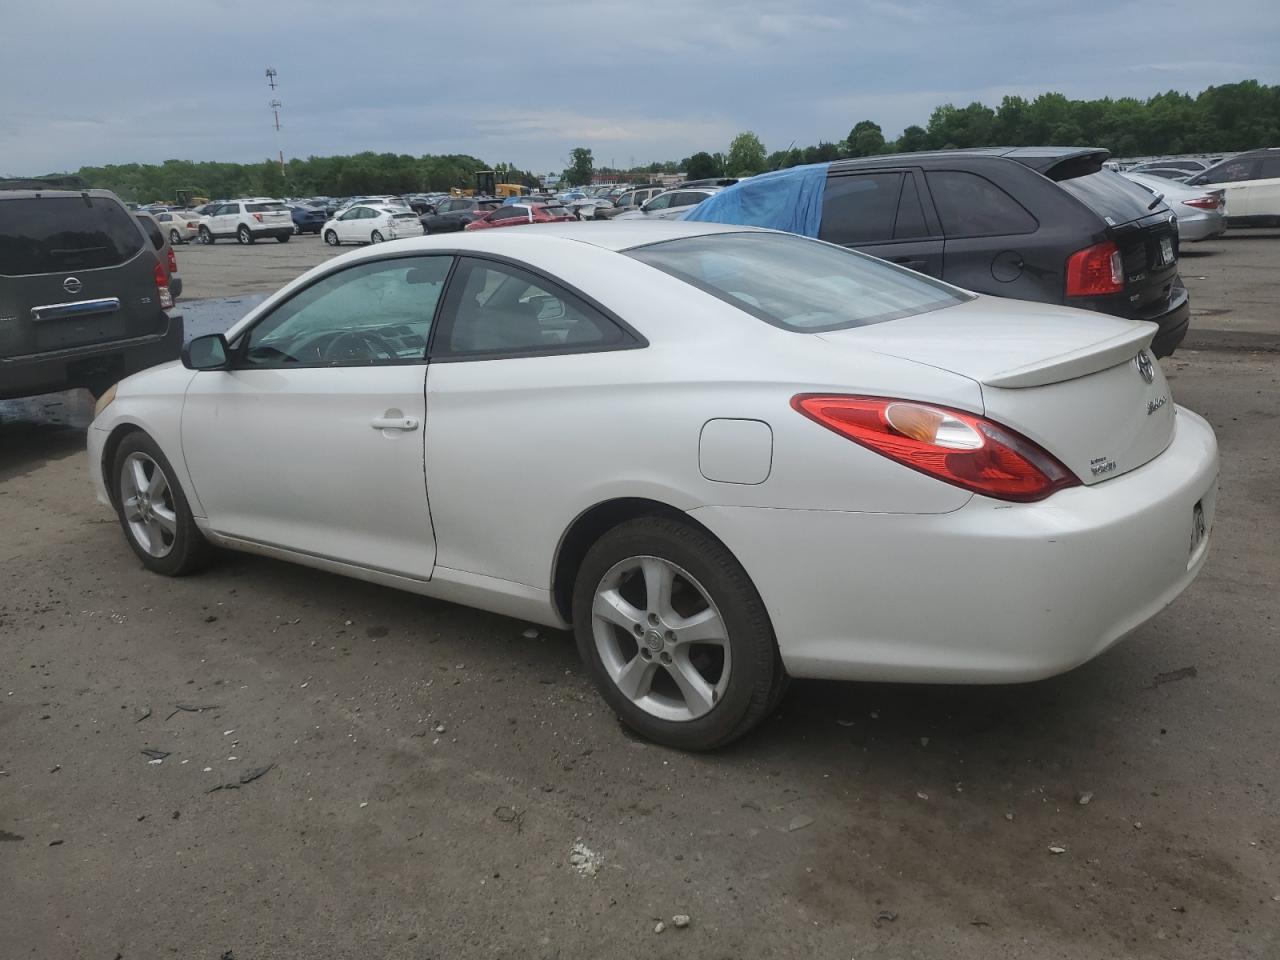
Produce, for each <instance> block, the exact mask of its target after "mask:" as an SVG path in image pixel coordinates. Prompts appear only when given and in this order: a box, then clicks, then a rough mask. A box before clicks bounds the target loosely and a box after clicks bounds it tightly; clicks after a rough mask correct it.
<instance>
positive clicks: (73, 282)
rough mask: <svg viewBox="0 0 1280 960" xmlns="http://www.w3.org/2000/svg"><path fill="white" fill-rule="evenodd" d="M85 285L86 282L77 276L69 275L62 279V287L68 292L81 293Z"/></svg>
mask: <svg viewBox="0 0 1280 960" xmlns="http://www.w3.org/2000/svg"><path fill="white" fill-rule="evenodd" d="M83 286H84V284H83V283H81V282H80V280H79V279H78V278H76V277H67V279H65V280H63V281H62V289H63V290H65V291H67V293H79V292H80V290H81V288H82V287H83Z"/></svg>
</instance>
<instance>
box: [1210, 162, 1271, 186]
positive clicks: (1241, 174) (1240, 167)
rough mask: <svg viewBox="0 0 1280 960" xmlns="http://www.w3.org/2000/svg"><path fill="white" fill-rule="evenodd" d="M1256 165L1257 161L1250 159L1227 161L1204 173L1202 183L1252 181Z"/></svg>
mask: <svg viewBox="0 0 1280 960" xmlns="http://www.w3.org/2000/svg"><path fill="white" fill-rule="evenodd" d="M1257 165H1258V162H1257V160H1255V159H1254V158H1252V157H1249V158H1247V159H1244V160H1228V161H1227V162H1226V163H1223V164H1219V165H1218V166H1217V167H1215V168H1214V169H1212V170H1210V171H1209V172H1208V173H1206V174H1205V175H1204V180H1203V181H1202V182H1204V183H1236V182H1238V181H1240V180H1252V179H1254V176H1255V174H1254V170H1255V169H1256V167H1257Z"/></svg>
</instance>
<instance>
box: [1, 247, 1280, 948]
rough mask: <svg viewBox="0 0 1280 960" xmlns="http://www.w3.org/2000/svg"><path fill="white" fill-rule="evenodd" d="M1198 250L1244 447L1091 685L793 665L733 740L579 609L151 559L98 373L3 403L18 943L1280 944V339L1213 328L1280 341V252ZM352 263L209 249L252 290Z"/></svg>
mask: <svg viewBox="0 0 1280 960" xmlns="http://www.w3.org/2000/svg"><path fill="white" fill-rule="evenodd" d="M1202 246H1204V250H1205V253H1204V254H1203V255H1199V256H1195V257H1189V258H1187V260H1186V261H1184V272H1185V273H1187V274H1189V275H1194V276H1195V277H1204V278H1205V279H1192V280H1190V286H1191V287H1192V294H1193V297H1194V298H1196V301H1195V302H1196V303H1197V309H1198V311H1201V312H1202V311H1203V310H1204V309H1220V308H1222V307H1223V306H1224V305H1225V309H1227V310H1229V311H1230V313H1229V314H1225V313H1219V314H1214V315H1212V316H1211V317H1210V316H1203V313H1202V317H1203V319H1204V320H1205V321H1209V320H1211V319H1212V320H1214V322H1215V323H1216V326H1214V325H1211V324H1208V323H1206V324H1200V321H1199V320H1197V321H1196V322H1197V324H1198V327H1199V329H1198V330H1197V333H1196V336H1197V338H1198V339H1197V342H1199V343H1208V344H1209V345H1213V344H1218V345H1219V346H1227V347H1230V348H1231V349H1222V350H1219V349H1216V348H1215V349H1214V350H1185V351H1180V352H1179V353H1178V355H1177V356H1176V357H1175V358H1174V359H1172V360H1170V361H1166V363H1165V365H1166V369H1167V370H1168V372H1169V373H1170V375H1171V377H1172V382H1173V389H1174V391H1175V395H1176V397H1177V399H1178V400H1179V401H1180V402H1181V403H1183V404H1186V405H1188V406H1190V407H1192V408H1194V409H1196V410H1199V411H1200V412H1202V413H1203V414H1205V415H1206V416H1207V417H1208V418H1209V419H1210V421H1211V422H1212V423H1213V425H1214V427H1215V429H1217V431H1218V436H1219V441H1220V443H1221V446H1222V479H1221V493H1220V498H1219V508H1218V519H1217V524H1216V527H1215V530H1214V534H1213V536H1214V543H1213V547H1212V556H1211V558H1210V561H1209V563H1208V566H1207V567H1206V569H1205V572H1204V574H1203V575H1202V576H1201V577H1200V578H1199V580H1198V581H1197V582H1196V583H1195V584H1194V585H1193V586H1192V587H1191V588H1190V589H1189V590H1188V591H1187V592H1186V593H1185V594H1184V595H1183V596H1182V597H1181V598H1180V599H1179V600H1177V601H1176V602H1175V603H1174V604H1173V605H1172V606H1171V607H1170V608H1169V609H1167V610H1166V611H1164V613H1162V614H1161V615H1160V616H1158V617H1157V618H1156V619H1155V620H1154V621H1152V622H1151V623H1149V624H1148V625H1146V626H1145V627H1143V628H1142V629H1141V630H1139V631H1138V632H1137V633H1136V634H1135V635H1133V636H1132V637H1130V638H1129V639H1128V640H1127V641H1126V642H1124V643H1123V644H1120V645H1119V646H1118V647H1116V648H1115V649H1113V650H1112V651H1111V652H1109V653H1107V654H1106V655H1104V656H1103V657H1101V658H1099V659H1098V660H1096V661H1094V662H1092V663H1090V664H1088V665H1086V666H1085V667H1082V668H1081V669H1079V670H1076V671H1074V672H1072V673H1070V674H1068V675H1066V676H1063V677H1059V678H1056V679H1053V680H1050V681H1046V682H1042V683H1038V684H1034V685H1026V686H1018V687H1002V688H993V687H986V688H982V687H968V688H947V687H926V686H890V685H878V684H823V683H797V684H795V685H794V686H793V688H792V692H791V694H790V695H789V696H788V698H787V699H786V700H785V701H784V702H783V704H782V706H781V708H780V710H779V712H778V714H777V716H775V717H773V718H772V719H771V720H769V721H768V722H767V723H766V724H765V725H764V726H763V727H762V728H761V729H760V730H759V731H758V732H757V733H756V734H755V735H753V736H751V737H749V738H748V739H746V740H745V741H743V742H741V743H739V744H737V745H736V746H734V747H732V748H731V749H728V750H725V751H722V752H719V753H716V754H711V755H703V756H689V755H683V754H679V753H674V752H672V751H669V750H665V749H661V748H658V747H654V746H650V745H647V744H644V743H641V742H638V741H636V740H635V739H633V738H632V737H630V736H628V735H627V734H626V733H625V732H624V731H623V730H622V729H621V728H620V727H619V725H618V724H617V723H616V721H614V720H613V718H612V716H611V715H610V713H609V712H608V710H607V709H606V708H605V707H604V706H603V705H602V703H601V701H599V700H598V699H597V697H596V695H595V694H594V692H593V691H592V690H591V689H590V687H589V686H588V684H587V683H586V682H585V680H584V678H583V677H582V675H581V673H580V671H579V669H578V664H577V660H576V656H575V653H574V651H573V648H572V644H571V641H570V639H569V638H568V637H567V636H564V635H560V634H554V633H553V634H547V633H545V632H544V633H543V634H541V635H538V636H536V637H526V636H525V631H526V627H527V626H528V625H527V624H524V623H521V622H518V621H513V620H509V619H505V618H502V617H497V616H491V615H488V614H483V613H477V612H475V611H472V610H468V609H465V608H462V607H457V606H452V605H449V604H445V603H439V602H434V601H430V600H426V599H423V598H419V597H414V596H409V595H406V594H401V593H397V592H394V591H391V590H387V589H383V588H380V587H374V586H371V585H368V584H363V583H358V582H354V581H348V580H343V579H339V578H337V577H333V576H329V575H326V574H323V573H317V572H314V571H310V570H305V569H302V568H299V567H294V566H290V565H287V564H283V563H278V562H274V561H268V560H264V559H260V558H254V557H248V556H236V555H228V556H226V557H224V558H223V559H222V560H221V561H220V562H219V563H218V564H217V565H216V566H215V567H214V568H213V569H211V570H209V571H208V572H206V573H204V574H202V575H200V576H196V577H192V578H189V579H184V580H166V579H162V578H159V577H156V576H153V575H150V574H148V573H146V572H144V571H143V570H142V569H141V568H140V566H139V565H138V563H137V562H136V560H135V559H134V558H133V556H132V554H131V553H130V552H129V551H128V549H127V547H126V546H125V543H124V540H123V538H122V536H121V533H120V530H119V529H118V527H117V525H116V523H115V521H114V518H113V516H112V515H111V514H110V512H109V511H107V510H106V509H104V508H102V507H100V506H98V505H97V504H96V503H95V502H94V501H93V499H92V496H91V494H90V492H89V488H88V479H87V472H86V467H85V458H84V452H83V429H84V426H85V424H86V422H87V419H88V415H89V410H88V407H87V399H86V398H84V397H82V396H78V395H61V396H55V397H46V398H40V399H37V400H35V401H30V402H26V403H20V404H7V405H3V406H0V531H3V535H2V537H0V891H3V893H4V896H3V897H0V943H3V944H4V948H3V949H0V954H3V956H4V957H5V958H6V960H7V958H9V957H13V958H19V957H28V956H29V957H39V958H42V960H43V958H64V957H66V958H71V957H75V958H80V957H83V958H93V960H113V958H117V957H119V958H121V960H140V958H156V957H170V956H173V957H181V958H184V960H188V958H190V960H218V958H221V957H224V956H234V958H235V960H268V958H271V960H274V958H294V957H308V958H321V957H323V958H360V960H372V958H389V960H395V958H405V960H425V958H435V960H443V958H463V957H504V958H513V960H514V958H566V960H567V958H571V957H573V958H577V957H627V958H631V957H637V956H646V957H654V958H662V957H677V956H679V957H697V958H704V957H705V958H714V960H720V958H745V957H779V958H791V957H815V958H833V960H848V958H850V957H853V958H856V960H866V958H884V960H888V958H895V960H896V958H907V957H913V958H934V957H946V958H974V960H978V958H984V960H985V958H994V957H1001V958H1005V957H1008V958H1022V957H1035V958H1071V960H1082V958H1147V957H1150V958H1162V960H1165V958H1184V957H1185V958H1203V957H1214V958H1218V957H1222V958H1227V957H1231V958H1275V957H1277V956H1280V848H1278V845H1280V826H1278V825H1280V755H1278V754H1277V750H1276V744H1277V742H1278V741H1280V646H1278V644H1277V641H1278V640H1280V636H1278V634H1277V629H1278V628H1280V603H1278V601H1277V595H1276V587H1275V585H1276V583H1277V582H1280V555H1278V554H1277V551H1276V548H1275V543H1276V539H1277V534H1278V533H1280V530H1278V527H1280V492H1278V488H1277V483H1276V467H1277V457H1278V456H1280V452H1278V451H1280V390H1278V385H1277V380H1278V378H1280V356H1277V355H1276V354H1274V353H1270V352H1255V353H1251V352H1247V351H1244V350H1241V349H1238V347H1239V346H1240V343H1238V342H1236V341H1233V340H1231V338H1230V337H1219V336H1218V334H1217V333H1215V332H1214V331H1215V330H1218V331H1221V330H1227V331H1228V332H1230V331H1231V330H1234V329H1235V328H1236V327H1237V326H1239V327H1240V328H1241V329H1244V330H1246V332H1252V333H1256V334H1262V335H1265V336H1269V337H1271V338H1272V339H1276V338H1280V319H1277V305H1278V304H1280V286H1278V285H1277V283H1276V280H1275V278H1276V277H1277V276H1280V241H1278V240H1277V239H1276V238H1274V237H1265V238H1264V237H1250V238H1245V239H1237V238H1231V239H1228V240H1225V241H1219V242H1217V243H1216V245H1213V246H1212V252H1210V246H1208V245H1202ZM327 252H328V251H327V250H326V249H325V248H324V247H323V245H322V244H320V243H319V242H318V241H315V240H314V239H313V238H304V239H302V240H301V242H299V241H297V240H295V242H293V243H290V244H288V245H278V244H267V245H255V247H253V248H247V249H245V248H237V247H234V246H229V245H224V244H218V245H217V246H215V247H213V248H211V249H210V248H204V249H191V250H188V251H179V257H180V258H182V261H183V268H184V273H185V275H186V277H187V282H188V284H189V285H190V286H189V287H188V289H189V290H191V289H192V287H194V290H207V291H208V292H210V293H211V294H212V293H216V294H218V295H227V294H232V293H237V294H239V293H252V292H255V291H265V290H268V289H271V288H273V287H274V286H276V285H278V284H279V283H280V282H283V280H285V279H288V278H289V277H290V276H291V275H292V274H293V273H296V272H297V271H298V270H299V269H301V268H302V267H303V266H306V265H309V264H310V263H312V262H316V261H317V258H318V257H320V256H323V255H324V254H326V253H327ZM242 256H254V257H258V258H259V259H257V260H255V261H254V263H255V264H256V265H257V268H256V269H255V270H254V271H245V270H235V269H233V268H232V266H231V264H232V263H233V262H234V263H237V264H242V261H241V260H239V259H234V258H240V257H242ZM223 257H226V258H228V259H227V260H223V259H221V258H223ZM309 257H310V258H311V259H308V258H309ZM292 258H297V259H292ZM1193 263H1194V268H1193V267H1192V264H1193ZM1259 265H1261V266H1259ZM268 274H270V276H268ZM220 276H225V277H227V278H234V279H221V280H220V279H219V277H220ZM194 290H192V292H193V293H194ZM1212 304H1217V305H1218V306H1207V307H1206V306H1202V305H1212ZM1215 318H1216V319H1215ZM1223 318H1225V319H1223ZM1228 325H1230V326H1228ZM1202 331H1209V332H1202ZM1135 535H1140V531H1135ZM1099 562H1100V563H1105V562H1106V558H1105V557H1102V558H1099ZM957 574H958V575H961V572H959V571H958V572H957ZM1116 575H1117V576H1123V571H1120V570H1118V571H1116ZM179 705H183V706H186V707H203V708H204V709H202V710H199V711H193V710H186V709H179ZM146 749H154V750H160V751H167V752H168V756H166V757H164V758H163V759H162V762H160V763H150V762H148V761H149V760H150V759H151V758H149V757H148V756H146V755H144V754H143V753H142V752H141V751H143V750H146ZM269 765H270V769H269V770H268V771H267V772H266V773H264V774H262V775H261V776H260V777H258V778H257V779H253V780H251V781H250V782H247V783H244V784H241V783H240V779H241V778H242V777H246V776H247V775H249V774H251V773H255V772H257V771H259V770H261V768H263V767H266V766H269ZM219 784H230V785H232V786H234V787H236V789H225V788H224V789H221V790H213V788H214V787H216V786H218V785H219ZM211 791H212V792H211ZM1086 795H1087V796H1088V797H1089V802H1088V803H1087V804H1086V803H1083V802H1081V801H1082V800H1083V798H1084V797H1085V796H1086ZM576 844H582V845H583V846H584V847H585V848H586V850H587V851H588V852H587V853H584V852H583V850H582V848H577V850H578V856H576V857H575V856H573V855H574V852H575V845H576ZM1050 846H1060V847H1063V848H1065V852H1063V853H1061V854H1053V853H1051V852H1050V850H1049V848H1050ZM571 857H572V859H571ZM575 861H580V862H575ZM676 914H686V915H688V916H689V917H690V918H691V922H690V924H689V926H688V928H687V929H677V928H674V927H673V926H672V925H671V919H672V917H673V916H674V915H676ZM659 920H662V921H664V922H665V923H666V924H667V927H666V929H665V930H664V931H663V932H661V933H655V932H654V931H655V925H656V923H657V922H658V921H659ZM228 951H230V952H231V953H230V954H228Z"/></svg>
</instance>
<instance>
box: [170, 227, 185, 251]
mask: <svg viewBox="0 0 1280 960" xmlns="http://www.w3.org/2000/svg"><path fill="white" fill-rule="evenodd" d="M169 242H170V243H171V244H173V245H174V246H175V247H176V246H177V245H178V244H180V243H181V242H182V235H181V234H180V233H178V231H177V230H170V231H169Z"/></svg>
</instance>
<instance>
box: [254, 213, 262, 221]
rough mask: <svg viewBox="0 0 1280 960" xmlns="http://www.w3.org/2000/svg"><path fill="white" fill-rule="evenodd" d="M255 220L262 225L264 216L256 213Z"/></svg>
mask: <svg viewBox="0 0 1280 960" xmlns="http://www.w3.org/2000/svg"><path fill="white" fill-rule="evenodd" d="M253 219H255V220H257V221H258V222H259V223H261V222H262V214H260V213H255V214H254V215H253Z"/></svg>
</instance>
